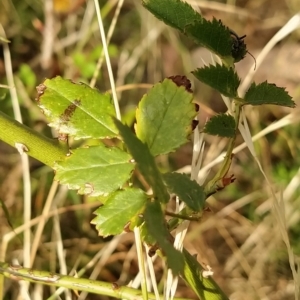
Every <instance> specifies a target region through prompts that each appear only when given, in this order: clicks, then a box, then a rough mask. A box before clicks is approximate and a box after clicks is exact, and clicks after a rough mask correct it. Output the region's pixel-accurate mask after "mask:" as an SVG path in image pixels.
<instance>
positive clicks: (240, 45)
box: [229, 29, 256, 70]
mask: <svg viewBox="0 0 300 300" xmlns="http://www.w3.org/2000/svg"><path fill="white" fill-rule="evenodd" d="M229 32H230V34H231V36H232V49H231V54H232V57H233V58H234V60H235V62H239V61H240V60H242V59H243V58H244V57H245V56H246V54H247V53H248V54H249V55H251V56H252V57H253V59H254V62H255V66H254V70H255V69H256V59H255V57H254V56H253V55H252V54H251V53H250V52H249V51H248V50H247V46H246V44H245V41H244V38H245V37H246V35H243V36H238V35H237V34H236V33H235V32H234V31H233V30H231V29H229Z"/></svg>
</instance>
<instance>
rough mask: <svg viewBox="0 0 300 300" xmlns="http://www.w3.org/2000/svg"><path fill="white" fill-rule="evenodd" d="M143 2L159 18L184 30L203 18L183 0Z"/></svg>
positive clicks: (147, 0)
mask: <svg viewBox="0 0 300 300" xmlns="http://www.w3.org/2000/svg"><path fill="white" fill-rule="evenodd" d="M142 3H143V5H144V7H145V8H146V9H148V10H149V11H150V12H151V13H152V14H153V15H154V16H155V17H156V18H157V19H159V20H162V21H163V22H165V23H166V24H167V25H170V26H172V27H174V28H176V29H179V30H180V31H182V32H183V31H184V28H185V27H186V26H187V25H188V24H191V23H193V22H194V21H200V20H202V17H201V15H200V14H198V13H197V12H196V11H195V10H194V9H193V8H192V7H191V6H190V5H189V4H188V3H186V2H183V1H181V0H172V1H170V0H142Z"/></svg>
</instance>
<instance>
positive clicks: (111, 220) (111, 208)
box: [91, 188, 147, 236]
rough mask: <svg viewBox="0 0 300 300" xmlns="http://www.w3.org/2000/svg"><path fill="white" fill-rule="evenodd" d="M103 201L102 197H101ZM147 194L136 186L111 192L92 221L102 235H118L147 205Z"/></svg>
mask: <svg viewBox="0 0 300 300" xmlns="http://www.w3.org/2000/svg"><path fill="white" fill-rule="evenodd" d="M100 201H101V198H100ZM146 201H147V196H146V194H145V193H144V192H143V191H142V190H140V189H135V188H127V189H125V190H120V191H116V192H113V193H111V194H110V195H109V196H107V197H106V199H105V204H104V205H103V206H100V207H99V208H98V209H97V210H96V211H95V214H96V215H97V216H96V217H95V218H94V219H93V220H92V221H91V223H92V224H95V225H96V229H97V230H98V232H99V235H101V236H108V235H116V234H120V233H122V232H123V231H124V227H125V226H126V225H127V224H128V223H129V222H130V221H131V219H133V218H135V217H136V216H137V215H138V214H140V213H141V212H142V211H143V210H144V208H145V205H146Z"/></svg>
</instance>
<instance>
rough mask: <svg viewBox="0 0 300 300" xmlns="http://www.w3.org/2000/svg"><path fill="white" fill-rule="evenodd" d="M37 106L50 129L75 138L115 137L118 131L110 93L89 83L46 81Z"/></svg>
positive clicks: (59, 78) (39, 94)
mask: <svg viewBox="0 0 300 300" xmlns="http://www.w3.org/2000/svg"><path fill="white" fill-rule="evenodd" d="M37 91H38V97H37V99H36V100H37V104H38V106H39V107H40V108H41V110H42V111H43V113H44V114H45V115H46V116H47V117H48V119H49V120H50V124H49V126H51V127H54V128H55V129H56V130H57V131H58V132H59V133H60V134H67V135H70V136H74V138H75V139H86V138H95V139H98V138H112V137H115V136H116V135H117V129H116V126H115V124H114V122H113V119H112V117H114V116H115V110H114V107H113V104H112V103H111V98H110V96H109V95H108V94H101V93H99V92H98V91H97V90H96V89H92V88H91V87H89V86H88V85H86V84H83V83H80V84H76V83H74V82H72V81H70V80H66V79H63V78H61V77H59V76H58V77H55V78H53V79H46V80H45V81H44V83H42V84H40V85H39V86H38V87H37Z"/></svg>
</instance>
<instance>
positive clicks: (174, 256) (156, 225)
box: [144, 202, 184, 274]
mask: <svg viewBox="0 0 300 300" xmlns="http://www.w3.org/2000/svg"><path fill="white" fill-rule="evenodd" d="M144 218H145V226H146V229H147V230H148V232H149V234H150V235H151V236H152V237H153V238H154V239H155V240H156V241H157V243H158V245H159V247H160V248H161V249H162V251H163V253H164V255H165V256H166V258H167V263H168V267H169V268H170V269H171V270H172V271H173V272H174V273H175V274H177V273H178V272H182V271H183V267H184V262H183V256H182V253H181V252H179V251H177V250H176V249H175V248H174V247H173V243H172V239H173V237H172V236H171V234H170V233H169V231H168V229H167V226H166V222H165V219H164V214H163V212H162V210H161V206H160V204H159V203H158V202H148V203H147V206H146V210H145V214H144Z"/></svg>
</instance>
